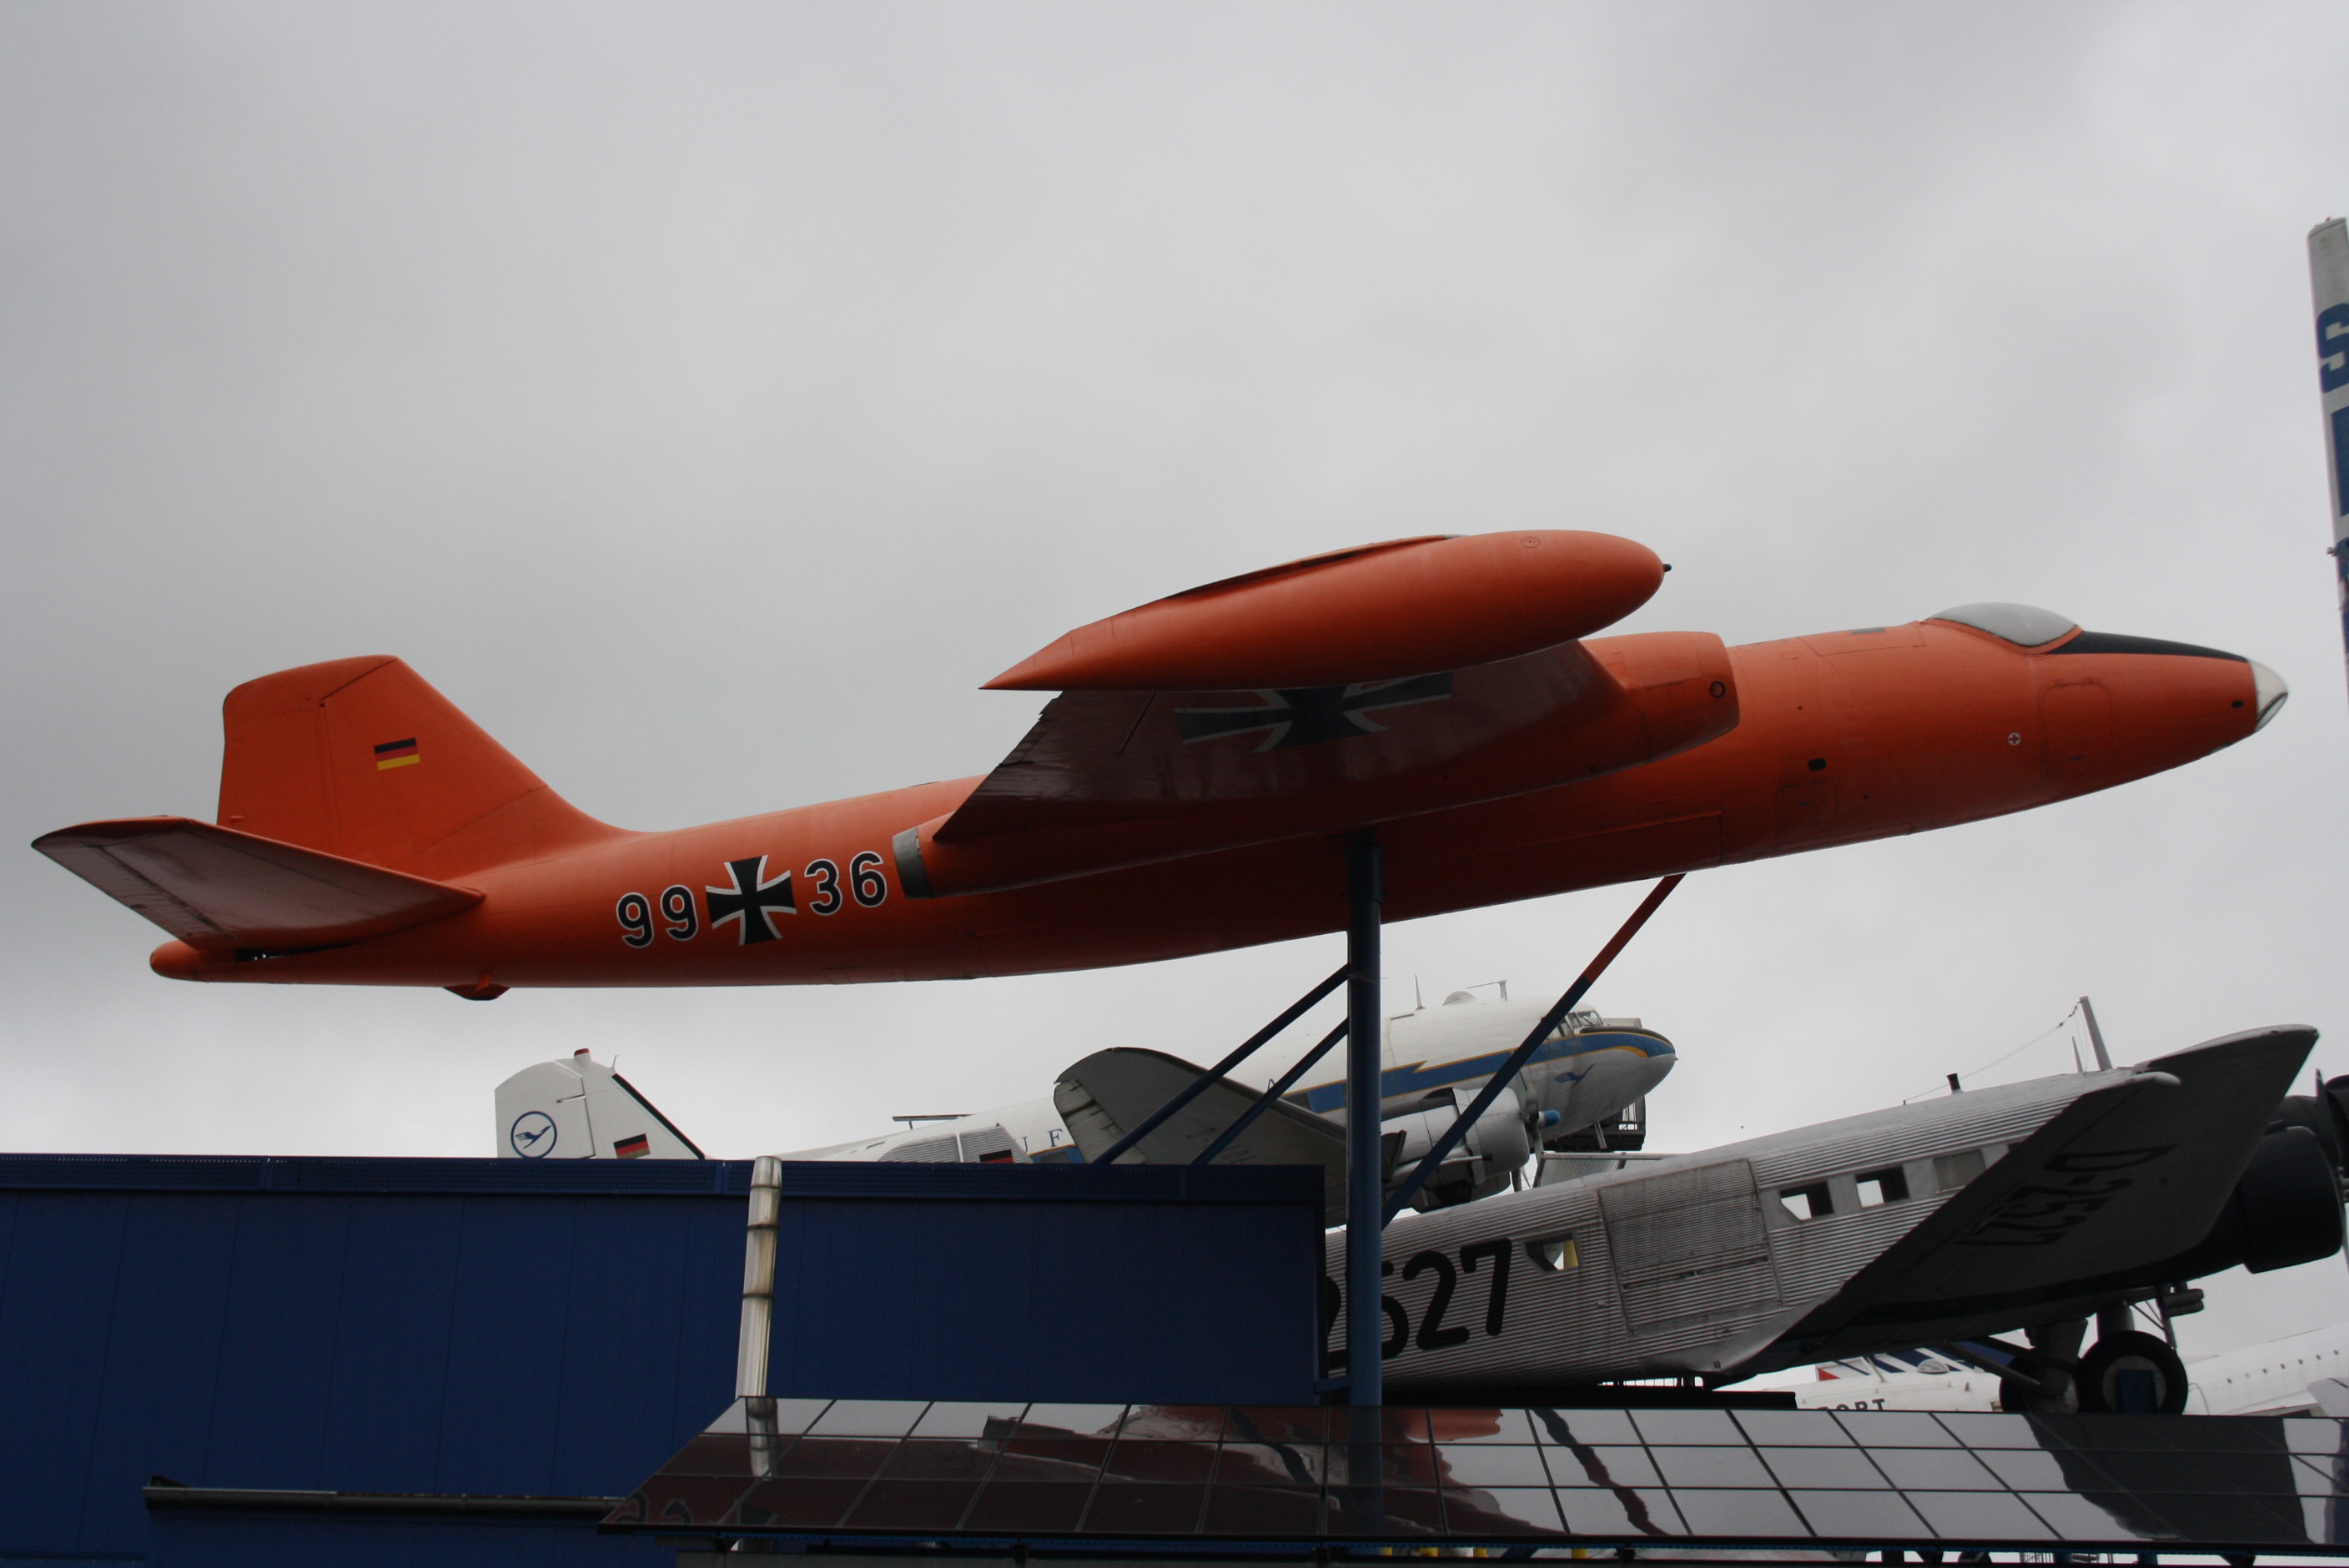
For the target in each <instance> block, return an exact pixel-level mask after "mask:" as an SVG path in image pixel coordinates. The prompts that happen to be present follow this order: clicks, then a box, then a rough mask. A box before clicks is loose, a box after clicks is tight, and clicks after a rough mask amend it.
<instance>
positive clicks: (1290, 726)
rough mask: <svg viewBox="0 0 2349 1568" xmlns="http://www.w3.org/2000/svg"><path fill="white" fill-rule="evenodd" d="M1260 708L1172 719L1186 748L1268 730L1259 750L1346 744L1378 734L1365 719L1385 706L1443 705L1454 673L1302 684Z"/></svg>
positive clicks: (1185, 711)
mask: <svg viewBox="0 0 2349 1568" xmlns="http://www.w3.org/2000/svg"><path fill="white" fill-rule="evenodd" d="M1256 695H1257V696H1260V697H1262V698H1263V699H1264V701H1263V703H1262V704H1261V705H1259V706H1258V707H1178V708H1176V709H1175V710H1174V721H1175V723H1176V724H1178V725H1180V726H1181V727H1182V730H1183V744H1184V745H1185V746H1191V745H1195V744H1196V743H1197V742H1199V741H1202V740H1221V739H1223V738H1225V737H1226V736H1232V735H1253V734H1255V733H1256V732H1257V731H1258V730H1265V731H1268V732H1269V733H1268V734H1267V735H1266V736H1265V738H1264V740H1263V743H1262V744H1260V745H1259V746H1257V750H1258V751H1286V750H1288V748H1291V747H1294V746H1319V745H1320V744H1321V743H1322V742H1323V741H1325V740H1345V739H1349V738H1352V737H1354V736H1357V735H1376V734H1378V733H1380V732H1381V730H1383V729H1385V728H1386V726H1384V725H1382V724H1381V723H1379V722H1378V721H1377V720H1375V719H1373V718H1371V717H1367V716H1368V715H1370V714H1372V713H1375V712H1377V711H1378V710H1379V709H1381V708H1388V707H1412V706H1413V705H1414V704H1417V703H1423V702H1441V701H1443V700H1444V698H1445V697H1448V696H1451V695H1452V674H1451V672H1450V671H1449V670H1445V671H1443V672H1440V673H1438V674H1435V675H1432V676H1412V677H1411V678H1409V679H1408V680H1399V681H1364V682H1360V683H1357V684H1356V685H1353V686H1299V687H1291V688H1288V689H1286V690H1279V691H1259V692H1257V694H1256Z"/></svg>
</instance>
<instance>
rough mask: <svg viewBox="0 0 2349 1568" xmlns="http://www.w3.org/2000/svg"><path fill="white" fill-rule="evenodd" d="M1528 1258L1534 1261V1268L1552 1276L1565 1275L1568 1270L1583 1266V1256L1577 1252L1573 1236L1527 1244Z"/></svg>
mask: <svg viewBox="0 0 2349 1568" xmlns="http://www.w3.org/2000/svg"><path fill="white" fill-rule="evenodd" d="M1526 1257H1527V1258H1529V1259H1531V1260H1532V1262H1533V1265H1534V1267H1536V1268H1537V1269H1546V1270H1547V1271H1548V1272H1549V1273H1551V1274H1564V1273H1565V1272H1566V1271H1567V1270H1568V1269H1575V1268H1580V1267H1581V1266H1582V1255H1581V1254H1580V1253H1578V1252H1576V1251H1575V1247H1574V1238H1573V1237H1572V1236H1550V1237H1548V1238H1547V1239H1545V1240H1542V1241H1538V1242H1527V1243H1526Z"/></svg>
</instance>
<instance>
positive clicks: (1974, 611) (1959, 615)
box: [1925, 604, 2079, 648]
mask: <svg viewBox="0 0 2349 1568" xmlns="http://www.w3.org/2000/svg"><path fill="white" fill-rule="evenodd" d="M1925 618H1926V619H1927V620H1929V621H1955V622H1956V623H1957V624H1959V625H1961V626H1971V627H1973V628H1974V629H1975V630H1976V631H1978V632H1988V633H1989V634H1991V635H1992V636H1993V637H2003V638H2005V639H2006V640H2007V641H2008V642H2010V643H2013V645H2015V646H2017V647H2019V648H2035V647H2038V646H2039V645H2041V644H2043V643H2052V642H2054V640H2055V639H2056V638H2058V637H2060V636H2063V635H2064V634H2066V633H2069V632H2072V631H2075V630H2077V629H2078V627H2079V623H2078V622H2077V621H2075V620H2073V619H2071V618H2070V617H2069V616H2065V615H2059V614H2056V613H2055V612H2054V611H2053V610H2042V609H2039V608H2037V607H2036V606H2034V605H2031V604H1961V605H1959V606H1958V607H1957V608H1956V609H1954V610H1942V611H1940V612H1938V613H1936V614H1930V615H1928V616H1926V617H1925Z"/></svg>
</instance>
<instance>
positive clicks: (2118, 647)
mask: <svg viewBox="0 0 2349 1568" xmlns="http://www.w3.org/2000/svg"><path fill="white" fill-rule="evenodd" d="M2047 651H2048V652H2049V653H2050V654H2168V655H2171V656H2172V657H2175V658H2187V659H2232V660H2234V662H2235V663H2237V664H2239V665H2247V664H2249V663H2251V660H2249V659H2247V658H2245V657H2243V655H2240V654H2225V653H2220V651H2219V650H2218V649H2216V648H2202V647H2197V646H2195V645H2193V644H2192V643H2167V642H2164V641H2162V640H2161V639H2160V638H2159V637H2126V636H2123V635H2122V634H2120V633H2118V632H2083V633H2081V634H2079V635H2078V636H2076V637H2075V638H2073V639H2072V640H2071V641H2070V642H2068V643H2066V644H2064V645H2063V646H2062V647H2060V648H2050V649H2048V650H2047Z"/></svg>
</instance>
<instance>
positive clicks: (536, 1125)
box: [506, 1110, 555, 1160]
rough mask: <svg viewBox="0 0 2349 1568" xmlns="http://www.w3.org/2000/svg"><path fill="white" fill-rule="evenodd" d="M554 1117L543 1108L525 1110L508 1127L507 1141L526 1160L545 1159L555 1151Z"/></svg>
mask: <svg viewBox="0 0 2349 1568" xmlns="http://www.w3.org/2000/svg"><path fill="white" fill-rule="evenodd" d="M554 1138H555V1132H554V1118H553V1117H551V1116H549V1115H547V1114H546V1112H544V1111H543V1110H525V1111H523V1113H522V1114H521V1115H520V1116H517V1117H515V1118H514V1124H513V1125H512V1127H510V1128H508V1129H506V1141H507V1142H508V1143H509V1144H512V1146H513V1151H514V1152H515V1153H516V1154H519V1155H521V1156H522V1157H523V1159H524V1160H543V1159H545V1158H546V1157H547V1156H548V1155H550V1154H552V1153H554Z"/></svg>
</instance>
